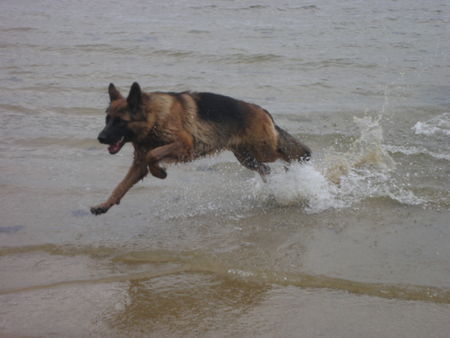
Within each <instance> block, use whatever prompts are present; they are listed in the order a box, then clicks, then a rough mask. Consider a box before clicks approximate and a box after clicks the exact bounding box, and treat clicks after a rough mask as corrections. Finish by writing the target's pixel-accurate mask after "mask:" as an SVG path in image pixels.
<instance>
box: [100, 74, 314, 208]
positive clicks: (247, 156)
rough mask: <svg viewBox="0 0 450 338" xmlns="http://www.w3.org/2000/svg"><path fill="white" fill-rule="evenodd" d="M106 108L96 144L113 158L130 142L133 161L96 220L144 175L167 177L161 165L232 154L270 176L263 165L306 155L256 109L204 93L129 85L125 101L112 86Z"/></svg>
mask: <svg viewBox="0 0 450 338" xmlns="http://www.w3.org/2000/svg"><path fill="white" fill-rule="evenodd" d="M108 93H109V98H110V104H109V106H108V108H107V109H106V126H105V127H104V129H103V130H102V131H101V132H100V134H99V135H98V141H99V142H100V143H102V144H105V145H108V151H109V153H110V154H117V153H118V152H119V151H120V150H121V149H122V147H123V146H124V145H125V144H126V143H128V142H131V143H132V144H133V147H134V160H133V163H132V165H131V167H130V169H129V170H128V173H127V175H126V176H125V178H124V179H123V180H122V182H120V183H119V185H118V186H117V187H116V188H115V189H114V191H113V192H112V194H111V195H110V196H109V198H108V199H107V200H106V201H105V202H104V203H101V204H99V205H97V206H94V207H92V208H91V212H92V213H93V214H94V215H100V214H103V213H106V212H107V211H108V210H109V209H110V208H111V207H112V206H113V205H115V204H119V203H120V200H121V199H122V197H123V196H124V195H125V194H126V193H127V191H128V190H129V189H130V188H131V187H132V186H133V185H134V184H135V183H137V182H138V181H139V180H141V179H143V178H144V177H145V176H146V175H147V174H148V172H149V171H150V173H151V174H152V175H153V176H155V177H157V178H160V179H164V178H166V176H167V172H166V169H165V168H164V167H162V166H161V165H162V164H167V163H178V162H189V161H192V160H194V159H196V158H199V157H202V156H206V155H211V154H215V153H218V152H220V151H223V150H230V151H232V152H233V154H234V155H235V156H236V158H237V160H238V161H239V162H240V163H241V164H242V165H243V166H244V167H246V168H248V169H250V170H254V171H256V172H257V173H259V175H261V177H262V179H263V181H265V180H266V179H265V177H266V176H267V175H268V174H269V173H270V167H269V166H268V165H266V164H265V163H267V162H274V161H276V160H278V159H281V160H284V161H285V162H287V163H290V162H292V161H299V162H303V161H307V160H309V159H310V157H311V151H310V149H309V148H308V147H307V146H305V145H303V144H302V143H300V142H299V141H298V140H297V139H295V138H294V137H293V136H292V135H290V134H289V133H288V132H286V131H285V130H283V129H281V128H280V127H278V126H277V125H276V124H275V122H274V120H273V118H272V116H271V115H270V114H269V112H268V111H267V110H265V109H263V108H261V107H260V106H258V105H256V104H252V103H247V102H244V101H241V100H237V99H234V98H231V97H228V96H224V95H218V94H213V93H208V92H189V91H187V92H181V93H173V92H151V93H145V92H143V91H142V90H141V87H140V86H139V84H138V83H137V82H135V83H133V84H132V86H131V89H130V92H129V94H128V97H127V98H124V97H123V96H122V94H121V93H120V92H119V90H117V88H116V87H115V86H114V84H112V83H111V84H110V85H109V88H108Z"/></svg>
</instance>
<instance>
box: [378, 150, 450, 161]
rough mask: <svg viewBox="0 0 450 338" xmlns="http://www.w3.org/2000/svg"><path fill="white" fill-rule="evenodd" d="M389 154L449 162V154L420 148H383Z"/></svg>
mask: <svg viewBox="0 0 450 338" xmlns="http://www.w3.org/2000/svg"><path fill="white" fill-rule="evenodd" d="M384 147H385V149H386V150H387V151H388V152H390V153H400V154H404V155H407V156H422V155H423V156H431V157H433V158H435V159H438V160H447V161H450V154H442V153H436V152H433V151H429V150H427V149H425V148H421V147H419V148H418V147H404V146H384Z"/></svg>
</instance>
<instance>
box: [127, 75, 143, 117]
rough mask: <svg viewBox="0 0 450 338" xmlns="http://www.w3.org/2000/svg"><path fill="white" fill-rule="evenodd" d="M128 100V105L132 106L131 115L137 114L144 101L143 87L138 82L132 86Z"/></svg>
mask: <svg viewBox="0 0 450 338" xmlns="http://www.w3.org/2000/svg"><path fill="white" fill-rule="evenodd" d="M127 102H128V107H129V108H130V112H131V115H136V114H137V112H138V111H139V108H140V107H141V103H142V92H141V87H140V86H139V84H138V83H137V82H134V83H133V85H132V86H131V89H130V93H129V94H128V98H127Z"/></svg>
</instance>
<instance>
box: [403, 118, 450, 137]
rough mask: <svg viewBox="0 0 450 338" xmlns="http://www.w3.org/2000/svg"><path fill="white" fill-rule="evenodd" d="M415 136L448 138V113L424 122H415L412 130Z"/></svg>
mask: <svg viewBox="0 0 450 338" xmlns="http://www.w3.org/2000/svg"><path fill="white" fill-rule="evenodd" d="M411 129H412V130H414V132H415V133H416V135H447V136H450V113H444V114H441V115H439V116H436V117H433V118H432V119H429V120H427V121H425V122H421V121H419V122H417V123H416V124H415V125H414V126H413V127H412V128H411Z"/></svg>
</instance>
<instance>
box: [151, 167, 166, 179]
mask: <svg viewBox="0 0 450 338" xmlns="http://www.w3.org/2000/svg"><path fill="white" fill-rule="evenodd" d="M148 169H149V170H150V172H151V173H152V175H153V176H155V177H157V178H160V179H165V178H166V177H167V172H166V169H164V168H161V167H160V166H158V165H149V166H148Z"/></svg>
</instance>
